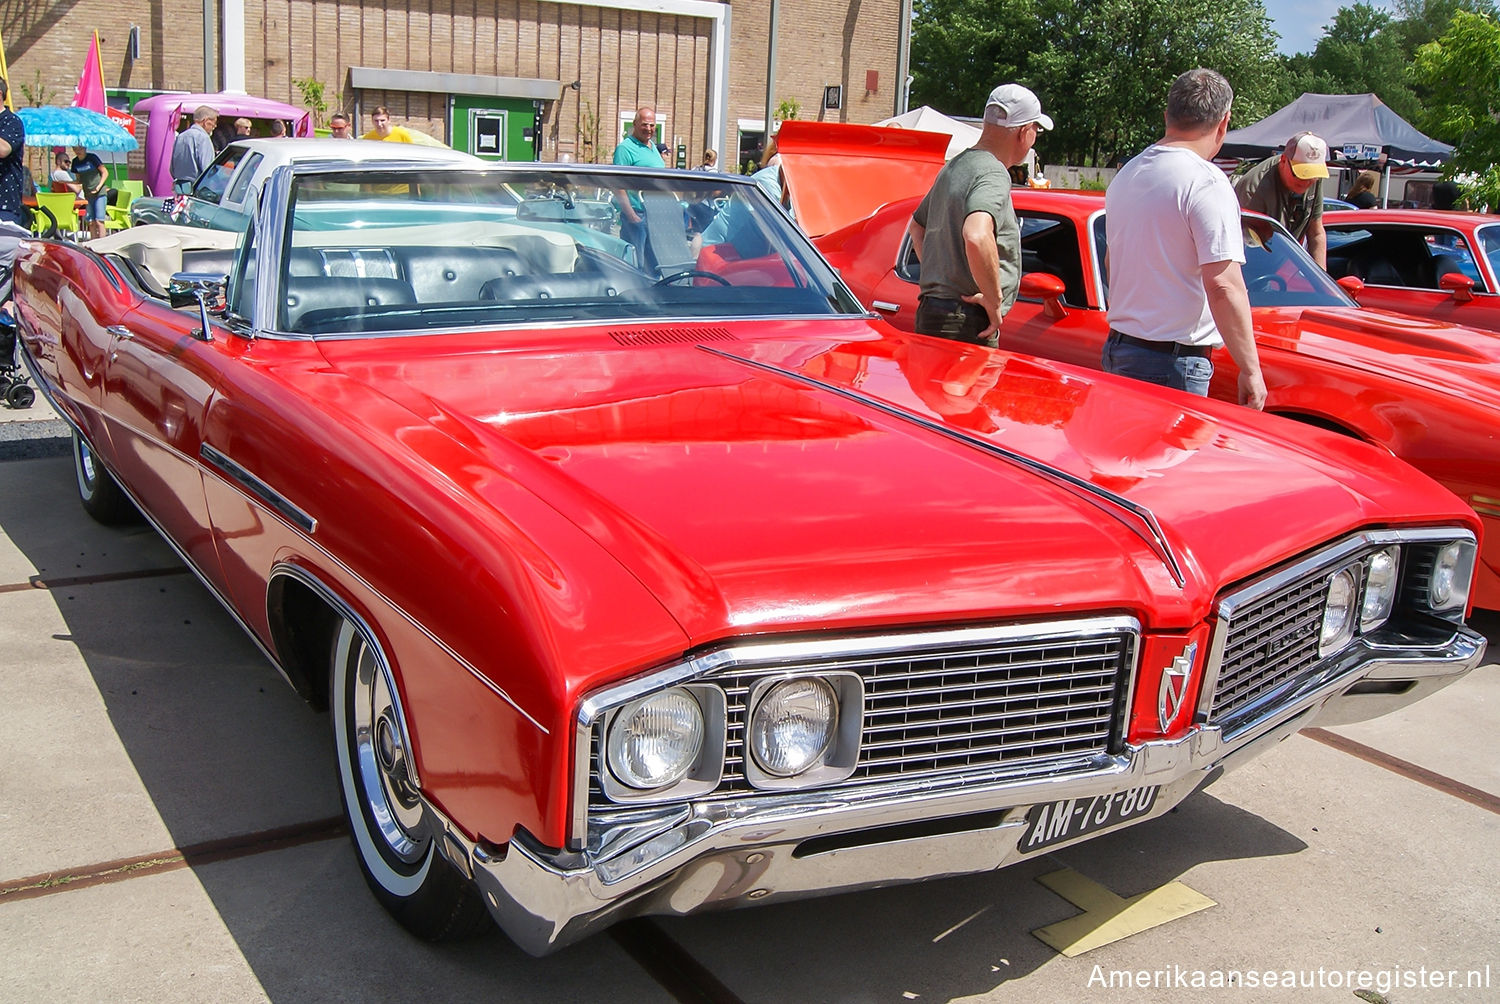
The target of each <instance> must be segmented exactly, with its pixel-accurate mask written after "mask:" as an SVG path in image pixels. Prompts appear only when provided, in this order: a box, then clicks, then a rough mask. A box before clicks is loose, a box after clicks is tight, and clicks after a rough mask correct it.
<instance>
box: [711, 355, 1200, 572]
mask: <svg viewBox="0 0 1500 1004" xmlns="http://www.w3.org/2000/svg"><path fill="white" fill-rule="evenodd" d="M697 348H698V349H699V351H702V352H708V353H711V354H713V355H716V356H719V357H720V358H721V359H727V360H730V361H732V362H737V363H740V364H742V365H745V366H749V367H752V368H754V369H759V370H764V371H765V372H767V373H775V374H776V375H777V376H783V377H786V378H787V379H789V380H796V381H797V382H799V383H804V384H807V385H808V386H811V387H816V388H818V389H819V390H822V391H827V392H828V393H830V394H836V395H838V396H839V397H842V398H844V399H845V400H848V401H854V402H857V403H859V404H862V405H864V406H866V407H868V408H874V409H875V410H876V411H879V412H881V413H882V414H885V415H889V416H891V417H892V418H896V419H900V420H901V421H903V422H909V423H911V424H912V425H917V426H920V427H921V428H924V429H926V430H928V431H929V432H933V433H936V434H937V435H940V436H944V437H946V438H948V439H951V440H953V441H955V442H959V443H963V444H965V445H966V446H972V447H974V448H975V449H977V450H981V451H983V452H985V453H988V454H990V455H992V456H996V457H999V458H1001V459H1002V460H1007V461H1009V462H1011V463H1013V464H1015V465H1016V466H1018V467H1023V468H1025V469H1026V470H1029V471H1031V472H1032V473H1033V474H1040V475H1042V476H1043V477H1045V478H1048V479H1050V480H1052V481H1054V482H1057V483H1059V484H1062V485H1064V486H1066V487H1068V488H1071V489H1073V490H1074V491H1075V492H1078V493H1080V494H1081V495H1083V496H1084V497H1085V498H1087V499H1089V500H1090V501H1092V502H1094V503H1095V504H1096V505H1098V506H1099V507H1100V509H1102V510H1103V511H1104V512H1106V513H1109V514H1110V515H1111V516H1114V517H1115V518H1116V519H1118V520H1119V521H1120V522H1121V523H1123V524H1124V525H1125V526H1127V527H1129V528H1130V530H1131V531H1132V532H1134V533H1135V534H1136V536H1138V537H1140V538H1141V539H1142V540H1144V541H1145V542H1146V543H1147V544H1148V545H1149V546H1150V547H1151V550H1152V551H1153V552H1155V554H1156V556H1157V557H1158V558H1160V559H1161V561H1162V563H1163V564H1165V565H1166V566H1167V571H1169V572H1170V573H1171V574H1172V579H1173V581H1175V582H1176V583H1177V585H1178V586H1179V587H1181V586H1185V585H1187V576H1186V574H1184V572H1183V570H1182V565H1181V564H1180V563H1179V562H1178V560H1177V555H1176V554H1175V553H1174V552H1173V551H1172V545H1171V544H1170V543H1169V542H1168V540H1167V535H1166V533H1165V532H1164V531H1163V530H1162V528H1161V523H1160V522H1158V521H1157V518H1156V514H1155V513H1154V512H1152V511H1151V510H1150V509H1148V508H1146V507H1145V506H1143V505H1140V504H1139V503H1136V502H1132V501H1130V499H1128V498H1126V497H1125V496H1123V495H1120V494H1118V493H1116V492H1112V491H1110V490H1109V489H1107V488H1101V487H1099V486H1098V485H1096V484H1094V483H1092V482H1090V481H1085V480H1084V479H1083V478H1080V477H1077V476H1076V475H1073V474H1069V473H1068V472H1067V471H1065V470H1062V469H1061V468H1058V467H1053V466H1052V465H1050V464H1047V463H1043V462H1042V461H1040V460H1037V459H1036V458H1034V457H1028V456H1026V454H1024V453H1017V452H1016V451H1015V450H1009V449H1006V448H1005V447H1003V446H1000V445H998V444H996V443H992V442H990V441H989V440H987V439H984V438H982V437H979V436H971V435H969V434H968V433H966V432H963V431H962V430H959V429H955V428H953V427H952V426H950V425H946V424H945V423H943V422H939V421H936V420H934V419H930V418H924V417H923V416H921V415H917V414H914V413H912V412H909V411H906V410H905V409H903V408H899V407H897V406H896V405H893V404H888V403H886V402H885V401H882V400H880V399H879V398H876V397H871V396H869V395H866V394H861V393H860V392H858V391H854V390H849V389H848V388H845V387H840V386H838V385H837V384H831V383H827V382H825V381H822V380H819V379H817V378H815V377H810V376H807V375H806V374H803V373H798V372H796V371H795V370H788V369H783V368H782V367H780V366H773V365H772V364H770V363H764V362H761V361H759V360H757V359H747V358H745V357H744V356H737V355H735V354H734V353H732V352H724V351H722V350H720V349H716V348H714V347H712V346H709V345H699V346H697ZM1122 513H1123V514H1124V515H1122Z"/></svg>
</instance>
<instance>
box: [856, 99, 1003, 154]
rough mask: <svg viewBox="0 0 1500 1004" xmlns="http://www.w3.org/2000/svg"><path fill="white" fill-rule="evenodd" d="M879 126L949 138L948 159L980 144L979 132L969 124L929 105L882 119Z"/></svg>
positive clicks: (877, 123)
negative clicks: (930, 133)
mask: <svg viewBox="0 0 1500 1004" xmlns="http://www.w3.org/2000/svg"><path fill="white" fill-rule="evenodd" d="M875 124H876V125H878V126H888V127H891V128H894V129H916V130H918V131H920V132H939V133H943V134H944V135H946V136H947V137H948V153H947V158H948V159H949V160H952V159H953V158H954V157H956V156H958V155H959V154H960V153H963V152H964V151H965V150H967V149H968V148H969V147H971V146H973V145H974V144H975V143H978V142H979V130H978V129H977V128H975V127H974V126H971V125H969V124H968V123H967V122H960V121H959V120H958V119H955V118H949V117H948V116H947V115H944V114H943V113H942V112H940V111H938V110H937V109H935V108H932V107H930V106H928V105H923V106H922V107H921V108H913V109H912V110H911V111H909V112H905V113H903V114H901V115H897V116H896V117H895V118H892V119H882V120H881V121H879V122H876V123H875Z"/></svg>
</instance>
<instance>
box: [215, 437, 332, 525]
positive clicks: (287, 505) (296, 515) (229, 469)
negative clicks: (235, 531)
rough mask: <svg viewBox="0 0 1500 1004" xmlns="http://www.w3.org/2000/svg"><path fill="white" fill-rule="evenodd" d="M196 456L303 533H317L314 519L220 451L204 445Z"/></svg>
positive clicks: (316, 523)
mask: <svg viewBox="0 0 1500 1004" xmlns="http://www.w3.org/2000/svg"><path fill="white" fill-rule="evenodd" d="M198 455H199V456H200V457H202V458H203V459H204V460H206V461H208V462H209V463H210V464H213V465H214V466H215V467H217V468H219V469H220V470H221V471H223V472H224V473H225V474H227V475H229V476H230V477H231V478H233V479H234V480H235V481H237V482H239V483H240V485H242V486H243V487H244V488H245V489H246V490H247V491H249V492H250V494H252V495H254V496H255V497H256V498H258V499H260V500H261V501H262V502H264V503H265V504H266V505H268V506H270V507H271V508H272V509H275V510H276V511H277V512H279V513H281V515H283V516H285V517H286V518H287V520H288V521H290V522H291V523H292V524H293V525H294V526H296V527H297V528H298V529H299V530H301V531H302V532H303V533H309V534H311V533H316V532H317V531H318V521H317V520H316V519H314V518H313V517H312V516H309V515H308V514H307V513H306V512H304V511H303V510H302V509H300V508H298V507H297V506H296V505H295V504H293V503H292V500H291V499H289V498H287V497H286V496H285V495H282V494H281V493H280V492H278V491H277V490H276V489H274V488H272V487H271V486H270V485H268V484H266V483H265V482H264V481H262V480H261V479H260V478H258V477H256V476H255V475H254V474H251V473H250V472H249V471H247V470H246V469H245V468H243V467H241V466H240V465H239V464H237V463H235V462H234V461H233V460H231V459H229V457H228V456H227V455H226V454H224V453H223V452H221V451H220V450H218V449H215V448H214V447H212V446H210V445H209V444H207V443H204V444H202V445H201V446H199V447H198Z"/></svg>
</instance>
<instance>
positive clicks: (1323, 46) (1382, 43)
mask: <svg viewBox="0 0 1500 1004" xmlns="http://www.w3.org/2000/svg"><path fill="white" fill-rule="evenodd" d="M1404 39H1405V35H1404V34H1403V32H1402V31H1401V30H1398V29H1397V28H1396V21H1395V19H1394V18H1393V17H1392V16H1391V15H1389V14H1387V13H1385V12H1384V11H1381V10H1376V9H1375V8H1374V7H1372V6H1370V5H1369V4H1366V3H1356V4H1353V5H1352V6H1349V7H1341V8H1339V11H1338V13H1336V14H1335V15H1334V17H1333V23H1332V24H1330V25H1329V26H1328V28H1327V30H1326V31H1325V32H1324V35H1323V37H1322V38H1321V39H1319V41H1318V45H1317V48H1315V49H1314V50H1313V53H1312V56H1311V58H1310V59H1309V60H1308V68H1309V69H1310V70H1311V71H1312V72H1313V73H1314V74H1315V75H1316V76H1317V77H1320V78H1324V79H1326V80H1327V81H1328V86H1329V87H1330V88H1331V89H1330V90H1329V91H1327V92H1326V93H1330V94H1375V95H1378V96H1379V97H1380V100H1382V101H1384V102H1385V103H1386V104H1387V105H1389V106H1390V107H1391V109H1392V110H1393V111H1394V112H1395V113H1396V114H1397V115H1400V116H1401V117H1402V118H1406V119H1412V118H1415V117H1416V116H1418V115H1419V114H1420V113H1421V110H1422V108H1421V102H1420V101H1419V100H1418V99H1417V95H1416V94H1415V93H1414V92H1413V91H1412V89H1411V87H1410V86H1408V84H1407V82H1406V78H1407V66H1408V64H1409V63H1410V60H1411V52H1410V51H1409V50H1407V49H1405V48H1404V47H1403V42H1404Z"/></svg>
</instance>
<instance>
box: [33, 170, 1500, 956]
mask: <svg viewBox="0 0 1500 1004" xmlns="http://www.w3.org/2000/svg"><path fill="white" fill-rule="evenodd" d="M625 200H629V201H630V203H631V205H632V207H633V208H634V209H635V211H636V213H638V214H640V215H643V216H644V224H643V225H642V226H640V227H637V228H633V229H628V230H627V231H626V233H627V236H628V238H629V239H628V240H627V239H625V238H622V237H621V236H620V234H619V233H618V225H617V223H616V222H615V221H614V220H613V219H612V218H611V216H610V213H611V212H612V210H611V209H610V207H611V206H614V205H623V204H624V202H625ZM111 240H112V243H107V242H105V241H97V242H92V243H90V244H88V245H84V246H75V245H71V244H65V243H59V242H34V243H32V244H30V245H29V246H28V247H27V249H26V250H25V251H24V253H23V256H22V258H21V261H20V263H19V267H18V270H17V274H16V307H17V312H18V315H19V323H20V327H21V331H22V344H23V348H24V354H25V357H26V359H27V362H28V365H29V366H30V368H31V370H32V371H33V373H34V374H35V376H36V377H37V379H38V382H39V385H40V386H41V387H42V388H43V389H44V390H45V391H46V393H47V394H48V395H49V397H50V398H51V400H52V401H53V403H54V404H55V405H56V407H57V410H58V412H59V413H60V414H61V415H63V416H64V417H65V418H66V419H67V421H68V422H69V423H70V424H71V425H72V426H73V429H74V436H75V438H74V444H75V458H76V474H77V481H78V489H79V493H80V496H81V498H82V501H83V504H84V506H85V507H86V508H87V509H88V511H89V512H91V513H92V514H94V515H95V516H96V517H98V518H100V519H101V520H115V519H120V518H122V517H125V516H127V515H128V514H129V512H130V510H131V508H132V507H135V508H138V509H139V511H140V512H141V513H143V514H144V515H145V517H146V518H147V519H149V520H150V521H151V522H152V523H153V524H154V525H155V526H156V527H157V528H158V529H159V530H160V531H161V532H162V534H163V535H164V536H165V537H166V539H167V540H168V541H169V542H170V543H171V544H172V546H173V547H175V548H176V549H177V551H178V552H179V553H180V554H181V555H182V557H183V558H184V560H185V561H187V562H188V564H189V565H190V566H191V567H192V568H193V569H194V571H196V572H197V574H198V575H199V577H200V578H201V579H202V581H203V582H204V584H205V585H206V586H207V587H208V588H209V589H210V590H211V591H212V592H213V593H214V595H215V596H217V597H218V598H219V599H220V600H222V601H223V603H224V605H225V606H226V607H227V608H228V609H229V610H230V611H231V612H232V613H233V615H234V616H235V618H236V619H237V620H238V621H239V623H240V624H241V625H242V626H243V627H244V629H245V630H246V631H247V632H248V633H249V634H250V636H251V637H252V638H254V640H255V641H256V642H257V643H258V644H259V645H260V647H261V648H262V649H263V650H264V652H265V653H266V655H267V657H268V658H269V659H270V660H271V661H272V662H273V663H274V664H275V665H276V666H277V667H278V668H279V669H280V671H281V672H282V673H283V674H284V675H285V676H286V678H287V679H288V681H289V682H290V683H291V684H292V685H293V686H294V687H296V688H297V689H298V691H299V692H301V693H302V694H303V695H305V696H306V697H307V699H308V700H309V701H311V702H312V703H313V704H314V705H316V706H326V707H327V708H329V709H330V711H331V719H332V726H333V735H334V743H335V746H336V752H337V756H336V760H337V764H338V770H339V781H340V789H341V791H342V795H343V801H344V807H345V810H346V814H347V816H348V821H349V827H350V830H351V833H352V836H353V844H354V848H355V852H356V855H357V857H358V860H359V864H360V867H361V869H362V870H363V873H364V875H365V878H366V880H367V882H368V884H369V886H370V888H371V889H372V890H373V892H374V894H375V895H376V897H377V898H378V899H379V900H380V902H381V903H383V904H384V905H385V906H386V908H388V909H389V910H390V911H391V912H392V913H393V914H394V915H395V916H396V917H397V918H398V919H399V920H400V921H401V922H402V923H403V924H405V925H406V926H407V927H408V928H410V929H411V930H412V931H414V932H416V933H418V934H420V935H422V936H424V937H429V938H440V937H447V936H451V935H455V934H458V933H462V932H464V931H467V930H470V929H472V928H473V927H475V926H476V925H481V924H487V923H488V920H487V919H486V918H487V916H490V917H493V918H494V919H495V920H497V921H498V922H499V924H500V925H501V926H502V927H503V928H504V929H505V930H506V931H507V932H508V933H509V934H510V936H511V937H512V938H514V939H515V940H516V941H517V942H518V943H519V944H520V945H522V946H523V947H524V948H526V949H527V950H529V951H532V952H537V953H541V952H546V951H550V950H552V949H554V948H557V947H558V946H560V945H563V944H566V943H568V942H570V941H573V940H575V939H577V938H580V937H582V936H584V935H586V934H588V933H590V932H591V931H594V930H597V929H599V928H600V927H602V926H604V925H607V924H610V923H613V922H614V921H617V920H619V919H622V918H625V917H629V916H632V915H637V914H647V913H685V912H689V911H692V910H696V909H700V908H706V907H723V906H736V905H742V904H751V903H763V902H767V901H770V900H774V899H777V898H781V897H798V896H805V895H810V894H814V893H822V892H831V891H836V890H843V889H854V888H861V887H867V886H878V885H887V884H891V883H893V882H899V881H909V880H913V879H918V878H922V877H925V876H934V875H950V874H959V873H964V872H974V871H983V870H988V869H993V868H996V867H999V866H1001V865H1004V864H1007V863H1010V862H1014V861H1018V860H1022V859H1025V858H1027V857H1029V856H1032V855H1036V854H1039V853H1046V852H1048V851H1049V850H1050V849H1051V848H1055V847H1059V846H1062V845H1064V844H1067V843H1071V842H1075V841H1078V840H1081V839H1084V838H1086V837H1088V836H1090V835H1091V834H1094V833H1097V832H1100V831H1104V830H1109V829H1112V828H1116V827H1119V826H1123V825H1128V824H1131V823H1135V822H1139V821H1141V820H1145V819H1150V818H1152V817H1154V816H1159V815H1161V814H1162V813H1164V812H1167V811H1168V810H1169V809H1171V808H1172V807H1173V806H1174V805H1176V804H1177V803H1178V802H1180V801H1181V800H1182V799H1183V798H1185V797H1187V795H1189V794H1190V793H1191V792H1193V791H1194V790H1195V789H1197V788H1198V787H1200V786H1202V785H1204V784H1206V783H1208V782H1210V781H1211V780H1212V779H1213V778H1214V777H1216V776H1217V775H1218V774H1219V773H1220V771H1221V770H1222V769H1224V768H1226V767H1228V766H1231V765H1233V764H1234V763H1237V762H1239V761H1242V760H1244V759H1247V758H1248V757H1250V756H1252V755H1254V754H1256V753H1257V752H1259V751H1261V750H1263V749H1265V748H1268V747H1269V746H1272V745H1274V744H1275V743H1276V742H1277V741H1278V740H1279V739H1281V738H1282V737H1284V736H1286V735H1287V734H1289V733H1290V732H1292V731H1295V730H1297V729H1300V728H1303V727H1304V726H1307V725H1309V724H1312V723H1313V722H1325V723H1326V722H1341V721H1350V720H1357V719H1360V718H1365V717H1369V716H1371V715H1376V714H1380V713H1383V712H1385V711H1387V710H1390V709H1392V708H1396V707H1400V706H1402V705H1404V704H1406V703H1408V702H1410V701H1412V700H1415V699H1417V698H1419V697H1421V696H1422V695H1424V694H1426V693H1429V692H1431V691H1433V690H1435V689H1437V688H1439V687H1441V686H1443V685H1445V684H1447V683H1449V682H1451V681H1453V680H1455V679H1457V678H1459V677H1461V676H1462V675H1463V674H1464V673H1466V672H1467V671H1468V670H1470V669H1471V668H1473V667H1474V666H1475V665H1476V664H1477V663H1478V662H1479V661H1480V660H1481V658H1482V655H1483V649H1484V640H1483V638H1482V637H1481V636H1479V635H1477V634H1476V633H1474V632H1473V631H1471V630H1470V629H1468V628H1467V627H1466V626H1465V625H1464V618H1465V615H1466V612H1467V609H1468V605H1469V595H1468V594H1469V587H1470V582H1471V575H1472V571H1473V567H1474V561H1475V553H1476V547H1477V540H1478V534H1479V522H1478V520H1477V519H1476V518H1475V517H1474V514H1473V513H1472V512H1470V511H1469V510H1468V509H1467V508H1466V507H1464V506H1463V505H1462V504H1461V503H1460V502H1459V501H1458V500H1457V499H1455V498H1454V497H1453V496H1452V495H1451V494H1450V493H1449V492H1448V491H1446V490H1445V489H1443V488H1442V487H1440V486H1439V485H1437V484H1435V483H1434V482H1432V481H1431V480H1429V479H1427V478H1425V477H1422V476H1421V475H1417V474H1414V473H1413V472H1412V471H1411V470H1410V469H1409V468H1407V467H1406V466H1405V465H1404V464H1401V463H1399V462H1398V461H1396V460H1394V459H1392V458H1391V457H1389V456H1388V455H1386V454H1385V453H1384V452H1383V451H1380V450H1377V449H1373V448H1371V447H1369V446H1367V445H1365V444H1363V443H1359V442H1356V441H1354V440H1352V439H1348V438H1346V437H1341V436H1336V435H1333V434H1329V433H1324V432H1321V431H1318V430H1310V431H1309V432H1308V433H1307V434H1306V435H1305V436H1303V437H1301V439H1300V441H1297V442H1293V441H1290V440H1287V439H1285V438H1284V437H1282V436H1281V435H1279V434H1278V433H1279V432H1281V431H1283V430H1282V429H1281V428H1279V427H1276V425H1275V423H1274V422H1272V421H1270V420H1267V419H1266V418H1265V417H1264V416H1261V415H1258V414H1255V413H1252V412H1249V411H1245V410H1244V409H1240V408H1237V407H1232V406H1227V405H1223V404H1220V403H1218V402H1214V401H1203V400H1201V399H1191V398H1186V397H1182V396H1170V397H1169V396H1164V395H1160V394H1156V393H1153V392H1152V391H1151V390H1150V389H1148V388H1144V387H1141V386H1132V385H1129V384H1127V383H1124V382H1121V381H1114V380H1109V379H1103V378H1099V379H1096V378H1094V377H1093V376H1091V375H1089V374H1086V373H1084V372H1082V371H1079V370H1077V369H1075V368H1072V367H1068V366H1062V365H1057V364H1053V363H1048V362H1043V361H1039V360H1036V359H1033V358H1030V357H1027V356H1020V355H1012V354H1007V353H994V352H988V351H984V350H978V349H974V348H970V347H965V346H961V345H956V344H950V343H942V342H937V341H933V340H930V339H926V338H920V337H915V336H907V335H903V334H900V333H898V332H896V331H895V330H894V329H892V328H891V327H890V326H889V325H886V324H884V323H882V322H881V321H879V320H878V319H877V318H874V317H872V316H870V315H869V314H868V313H866V312H865V310H864V309H863V308H862V307H861V306H860V305H859V304H858V303H857V302H856V300H855V299H854V297H853V296H852V295H851V294H850V293H849V291H848V289H847V288H846V287H845V286H844V285H843V284H842V283H841V282H840V281H839V279H838V277H837V276H836V275H835V274H834V272H833V271H832V270H831V269H830V268H829V267H828V265H827V264H826V263H825V262H824V261H823V259H822V258H820V257H819V256H818V254H817V252H816V251H815V249H814V248H813V246H812V245H811V244H810V243H809V242H808V241H807V239H806V238H804V237H803V236H802V235H801V234H800V233H798V232H797V231H796V229H795V228H794V227H793V226H792V225H791V224H790V222H789V221H788V220H787V218H786V217H785V215H784V214H783V212H782V210H781V208H780V207H779V206H777V205H776V204H774V203H773V202H772V201H770V200H769V199H768V198H766V197H765V195H764V194H762V193H761V192H760V190H759V189H758V188H757V187H756V186H755V185H753V184H752V183H750V182H748V181H747V180H744V179H734V178H727V177H723V176H715V175H706V174H696V173H689V172H683V171H627V170H622V169H612V168H607V167H605V168H597V167H592V166H588V167H584V166H564V165H524V166H523V165H506V166H503V167H496V168H483V169H466V168H459V167H453V166H447V167H437V166H433V165H423V164H417V163H411V164H406V165H369V164H366V165H354V164H350V163H340V162H337V161H327V162H323V163H319V164H301V165H291V166H286V167H283V168H280V169H278V170H277V171H275V172H274V173H273V174H272V176H271V177H270V178H269V179H268V180H267V182H266V186H265V189H264V193H263V195H262V198H261V200H260V203H259V206H258V207H257V208H256V211H255V213H254V214H253V216H252V217H251V219H250V221H249V224H248V226H247V228H246V230H245V232H244V233H243V234H240V235H234V234H225V233H216V232H213V231H206V230H192V229H186V228H172V227H164V226H146V227H138V228H132V230H131V231H129V232H128V233H127V234H124V235H121V236H118V237H115V238H112V239H111ZM1121 415H1129V416H1131V421H1130V422H1129V423H1128V424H1122V423H1121V422H1120V416H1121Z"/></svg>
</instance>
